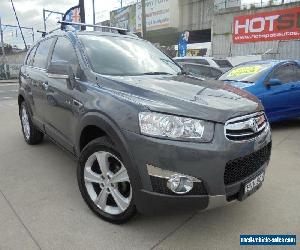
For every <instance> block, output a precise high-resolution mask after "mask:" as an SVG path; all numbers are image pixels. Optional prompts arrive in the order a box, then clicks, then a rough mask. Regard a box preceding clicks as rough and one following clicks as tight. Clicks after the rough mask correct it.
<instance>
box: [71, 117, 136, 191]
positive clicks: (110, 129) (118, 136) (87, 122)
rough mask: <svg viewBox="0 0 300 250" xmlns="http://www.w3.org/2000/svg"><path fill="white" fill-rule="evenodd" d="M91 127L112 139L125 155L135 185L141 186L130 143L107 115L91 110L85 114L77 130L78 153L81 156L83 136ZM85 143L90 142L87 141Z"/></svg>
mask: <svg viewBox="0 0 300 250" xmlns="http://www.w3.org/2000/svg"><path fill="white" fill-rule="evenodd" d="M89 128H92V129H96V130H97V131H98V132H100V135H101V136H107V137H108V138H109V139H110V140H111V141H112V143H113V145H114V147H115V148H116V149H117V151H119V153H120V154H121V156H122V157H123V158H122V160H123V162H124V164H125V165H126V167H127V170H128V172H129V175H130V176H131V177H132V180H131V182H133V183H132V184H133V187H135V188H139V187H141V181H140V176H139V171H138V169H137V166H136V165H135V163H134V162H135V161H134V158H133V155H132V154H131V150H130V148H129V147H128V144H127V143H126V139H125V137H124V135H123V133H122V131H121V129H120V128H119V126H118V125H117V124H116V123H115V122H114V121H113V120H111V119H110V118H108V117H107V116H106V115H104V114H101V113H98V112H90V113H87V114H85V115H84V117H83V118H82V119H81V122H80V124H79V126H78V129H77V132H76V134H77V135H78V138H77V139H76V142H77V143H76V144H77V145H76V148H75V151H76V154H77V155H78V156H79V155H80V153H81V151H82V149H83V148H84V147H83V148H82V146H83V145H81V143H82V142H83V138H82V136H84V133H85V131H86V129H89ZM97 138H98V137H97ZM93 139H96V138H93ZM85 143H88V142H87V141H86V142H85ZM85 145H86V144H85Z"/></svg>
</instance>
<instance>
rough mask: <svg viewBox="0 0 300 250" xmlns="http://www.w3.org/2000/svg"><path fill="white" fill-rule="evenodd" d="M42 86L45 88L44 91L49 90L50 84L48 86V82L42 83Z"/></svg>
mask: <svg viewBox="0 0 300 250" xmlns="http://www.w3.org/2000/svg"><path fill="white" fill-rule="evenodd" d="M42 86H43V87H44V89H46V90H47V89H48V86H49V84H48V82H43V83H42Z"/></svg>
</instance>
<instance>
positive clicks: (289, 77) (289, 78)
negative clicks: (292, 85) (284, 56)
mask: <svg viewBox="0 0 300 250" xmlns="http://www.w3.org/2000/svg"><path fill="white" fill-rule="evenodd" d="M299 72H300V69H299V67H298V66H297V65H294V64H289V65H283V66H280V67H279V68H278V69H276V70H275V71H274V72H273V73H272V74H271V76H270V79H278V80H280V81H281V82H282V83H289V82H297V81H300V78H299V76H300V73H299Z"/></svg>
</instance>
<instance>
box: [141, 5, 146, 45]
mask: <svg viewBox="0 0 300 250" xmlns="http://www.w3.org/2000/svg"><path fill="white" fill-rule="evenodd" d="M142 33H143V39H145V40H147V25H146V3H145V0H142Z"/></svg>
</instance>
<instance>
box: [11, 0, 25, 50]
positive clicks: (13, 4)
mask: <svg viewBox="0 0 300 250" xmlns="http://www.w3.org/2000/svg"><path fill="white" fill-rule="evenodd" d="M10 2H11V5H12V8H13V10H14V13H15V16H16V19H17V23H18V26H19V29H20V32H21V35H22V38H23V42H24V45H25V50H27V44H26V42H25V38H24V35H23V31H22V29H21V26H20V22H19V18H18V16H17V12H16V9H15V6H14V3H13V0H10Z"/></svg>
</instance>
